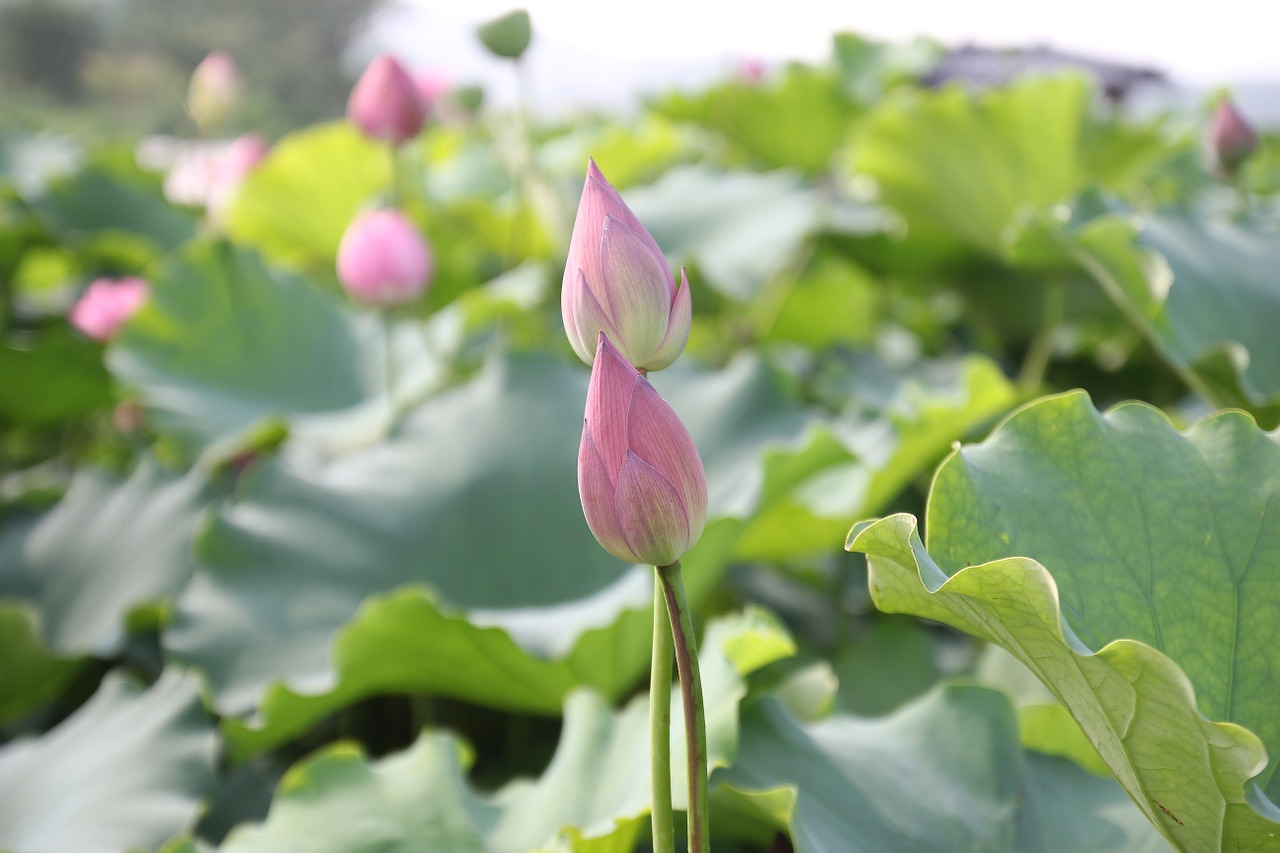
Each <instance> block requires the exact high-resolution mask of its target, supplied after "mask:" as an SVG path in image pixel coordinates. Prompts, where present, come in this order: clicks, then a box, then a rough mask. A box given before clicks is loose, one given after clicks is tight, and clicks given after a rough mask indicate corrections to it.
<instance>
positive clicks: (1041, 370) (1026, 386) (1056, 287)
mask: <svg viewBox="0 0 1280 853" xmlns="http://www.w3.org/2000/svg"><path fill="white" fill-rule="evenodd" d="M1066 302H1067V287H1066V283H1065V282H1064V281H1063V280H1062V278H1061V277H1057V278H1054V279H1053V280H1052V281H1050V282H1049V284H1048V285H1047V286H1046V289H1045V293H1044V307H1043V309H1042V311H1041V320H1040V329H1039V330H1038V331H1037V332H1036V335H1035V337H1034V338H1032V339H1031V344H1030V346H1028V347H1027V354H1026V356H1025V357H1024V358H1023V359H1022V371H1021V372H1020V373H1019V375H1018V386H1019V389H1020V390H1021V391H1022V393H1023V394H1025V395H1028V396H1029V395H1032V394H1035V393H1037V392H1038V391H1039V390H1040V386H1041V385H1043V384H1044V376H1045V372H1046V371H1047V370H1048V369H1049V361H1050V359H1052V358H1053V343H1054V338H1055V337H1056V336H1057V333H1058V325H1059V324H1060V323H1061V322H1062V317H1063V314H1064V313H1065V311H1066Z"/></svg>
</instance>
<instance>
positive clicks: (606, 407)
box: [578, 333, 707, 566]
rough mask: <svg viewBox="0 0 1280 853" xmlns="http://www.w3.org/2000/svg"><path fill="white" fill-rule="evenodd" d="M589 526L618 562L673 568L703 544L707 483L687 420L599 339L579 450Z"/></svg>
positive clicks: (580, 488)
mask: <svg viewBox="0 0 1280 853" xmlns="http://www.w3.org/2000/svg"><path fill="white" fill-rule="evenodd" d="M578 493H579V495H580V497H581V498H582V511H583V514H584V515H586V517H587V526H588V527H590V528H591V532H592V533H593V534H594V535H595V537H596V540H597V541H598V542H599V543H600V544H601V546H603V547H604V549H605V550H606V551H608V552H609V553H610V554H612V555H613V556H615V557H617V558H618V559H620V560H626V561H627V562H630V563H647V564H650V565H654V566H669V565H671V564H672V563H674V562H675V561H676V560H678V559H680V557H681V556H683V555H684V553H685V552H686V551H688V550H689V549H690V548H691V547H693V545H694V544H695V543H696V542H697V541H698V538H699V537H700V536H702V529H703V527H704V526H705V525H706V520H707V475H706V472H705V471H704V470H703V467H702V459H701V458H700V457H699V456H698V449H697V448H696V447H695V446H694V444H693V439H692V438H690V437H689V431H688V430H687V429H685V426H684V424H683V423H681V422H680V418H679V417H678V416H677V415H676V413H675V411H674V410H673V409H672V408H671V406H670V404H668V403H667V401H666V400H664V399H662V397H661V395H659V394H658V392H657V391H655V390H654V388H653V386H652V385H650V384H649V380H648V379H646V378H645V377H644V376H642V375H641V374H640V372H639V371H638V370H636V369H635V367H633V366H632V365H631V364H630V363H629V362H628V361H627V360H626V358H624V357H623V355H622V353H620V352H619V351H618V350H617V348H615V347H614V346H613V344H612V343H611V342H610V341H609V338H608V337H607V336H606V335H604V333H600V336H599V340H598V342H597V348H596V358H595V364H594V365H593V366H592V368H591V383H590V385H589V386H588V389H587V410H586V416H585V418H584V421H583V427H582V444H581V445H580V446H579V448H578Z"/></svg>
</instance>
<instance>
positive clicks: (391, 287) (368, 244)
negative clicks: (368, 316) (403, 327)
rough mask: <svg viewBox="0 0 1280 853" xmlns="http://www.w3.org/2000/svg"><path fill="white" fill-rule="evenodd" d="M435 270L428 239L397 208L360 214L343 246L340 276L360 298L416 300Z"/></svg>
mask: <svg viewBox="0 0 1280 853" xmlns="http://www.w3.org/2000/svg"><path fill="white" fill-rule="evenodd" d="M431 272H432V258H431V250H430V248H429V247H428V246H427V241H426V240H425V239H424V238H423V236H422V235H421V234H420V233H419V232H418V229H417V228H415V227H414V226H413V223H411V222H410V221H409V220H408V219H406V218H405V217H404V215H403V214H402V213H400V212H399V211H396V210H372V211H368V212H366V213H363V214H361V215H360V216H357V217H356V218H355V220H353V221H352V223H351V224H350V225H349V226H347V231H346V233H345V234H343V235H342V242H341V243H339V244H338V280H339V281H340V282H342V286H343V287H344V288H346V291H347V293H349V294H351V296H352V297H353V298H355V299H357V300H359V301H361V302H367V303H370V304H374V305H401V304H404V303H406V302H411V301H413V300H414V299H416V298H417V297H418V296H419V295H420V294H421V293H422V292H423V291H424V290H425V289H426V287H427V283H428V282H429V281H430V278H431Z"/></svg>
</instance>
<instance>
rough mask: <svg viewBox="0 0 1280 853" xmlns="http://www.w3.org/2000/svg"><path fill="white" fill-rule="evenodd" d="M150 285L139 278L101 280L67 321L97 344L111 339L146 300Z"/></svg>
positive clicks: (72, 307) (87, 293)
mask: <svg viewBox="0 0 1280 853" xmlns="http://www.w3.org/2000/svg"><path fill="white" fill-rule="evenodd" d="M149 289H150V288H148V286H147V283H146V282H145V281H143V280H142V279H140V278H100V279H97V280H96V281H94V282H93V283H92V284H90V285H89V287H88V288H87V289H86V290H85V292H84V294H83V295H82V296H81V297H80V299H79V301H78V302H76V304H75V305H72V306H71V310H70V311H69V312H67V319H68V320H70V321H71V325H73V326H75V327H76V328H77V329H79V330H80V331H81V332H83V333H84V334H85V335H86V336H87V337H90V338H93V339H94V340H95V341H105V340H107V339H109V338H111V337H112V336H113V335H114V334H115V333H116V332H117V331H118V330H119V328H120V327H121V326H123V325H124V322H125V321H126V320H128V319H129V318H130V317H132V316H133V314H134V312H135V311H137V310H138V309H139V308H141V307H142V303H143V302H146V301H147V293H148V291H149Z"/></svg>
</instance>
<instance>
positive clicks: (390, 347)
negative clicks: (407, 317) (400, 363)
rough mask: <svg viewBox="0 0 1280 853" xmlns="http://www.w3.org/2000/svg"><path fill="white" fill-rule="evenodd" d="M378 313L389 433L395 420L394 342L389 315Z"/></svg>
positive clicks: (388, 313)
mask: <svg viewBox="0 0 1280 853" xmlns="http://www.w3.org/2000/svg"><path fill="white" fill-rule="evenodd" d="M378 313H379V314H381V315H382V362H383V363H382V368H383V371H384V372H383V380H384V381H385V382H386V383H387V410H388V411H389V412H390V416H389V418H388V427H387V429H388V431H390V430H391V429H393V428H394V424H395V420H396V363H395V341H394V340H393V335H392V325H391V313H390V312H389V311H388V310H386V309H383V310H381V311H379V312H378Z"/></svg>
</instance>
